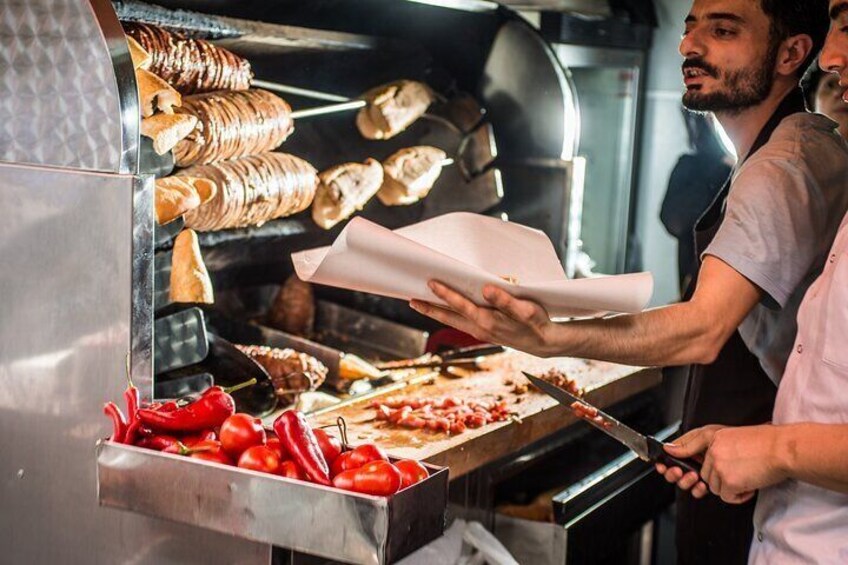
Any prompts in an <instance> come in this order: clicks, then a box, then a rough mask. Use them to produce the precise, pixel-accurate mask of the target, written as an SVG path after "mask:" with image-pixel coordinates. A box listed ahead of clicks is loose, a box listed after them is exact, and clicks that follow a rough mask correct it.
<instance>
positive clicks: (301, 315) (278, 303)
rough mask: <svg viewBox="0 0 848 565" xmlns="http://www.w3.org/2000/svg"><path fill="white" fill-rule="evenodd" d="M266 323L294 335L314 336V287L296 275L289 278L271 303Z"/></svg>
mask: <svg viewBox="0 0 848 565" xmlns="http://www.w3.org/2000/svg"><path fill="white" fill-rule="evenodd" d="M266 323H267V324H268V325H269V326H271V327H272V328H276V329H278V330H282V331H284V332H287V333H290V334H293V335H297V336H301V337H309V336H310V335H312V329H313V328H314V327H315V293H314V292H313V291H312V285H311V284H309V283H308V282H304V281H302V280H300V279H299V278H297V276H296V275H291V276H289V278H287V279H286V282H285V284H283V286H281V287H280V290H279V292H277V296H276V297H275V298H274V301H273V302H272V303H271V307H270V308H269V310H268V317H267V319H266Z"/></svg>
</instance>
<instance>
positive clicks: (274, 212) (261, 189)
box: [180, 153, 318, 231]
mask: <svg viewBox="0 0 848 565" xmlns="http://www.w3.org/2000/svg"><path fill="white" fill-rule="evenodd" d="M180 175H185V176H190V177H199V178H204V179H209V180H211V181H212V182H214V183H215V184H216V185H217V187H218V191H217V193H216V194H215V196H214V197H213V198H212V199H211V200H210V201H209V202H207V203H206V204H203V205H202V206H200V207H199V208H198V209H196V210H193V211H191V212H189V213H188V214H186V218H185V220H186V226H187V227H190V228H192V229H195V230H198V231H212V230H221V229H227V228H243V227H247V226H260V225H262V224H264V223H265V222H267V221H269V220H274V219H276V218H282V217H284V216H289V215H291V214H296V213H297V212H300V211H302V210H305V209H306V208H308V207H309V205H310V204H311V203H312V199H313V198H314V197H315V190H316V188H317V186H318V176H317V174H316V171H315V169H314V168H313V167H312V165H310V164H309V163H307V162H306V161H304V160H303V159H299V158H298V157H295V156H294V155H288V154H286V153H266V154H264V155H256V156H253V157H245V158H243V159H237V160H234V161H225V162H221V163H215V164H213V165H198V166H195V167H189V168H188V169H184V170H182V171H180Z"/></svg>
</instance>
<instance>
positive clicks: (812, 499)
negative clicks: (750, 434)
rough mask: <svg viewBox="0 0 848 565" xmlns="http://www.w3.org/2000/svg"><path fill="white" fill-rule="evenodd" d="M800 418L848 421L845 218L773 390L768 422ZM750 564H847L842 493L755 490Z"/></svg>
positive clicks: (795, 485) (807, 487)
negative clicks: (774, 401)
mask: <svg viewBox="0 0 848 565" xmlns="http://www.w3.org/2000/svg"><path fill="white" fill-rule="evenodd" d="M845 189H846V190H848V179H846V183H845ZM799 422H816V423H825V424H848V216H846V217H845V219H844V220H843V222H842V225H841V226H840V228H839V231H838V233H837V236H836V241H835V242H834V244H833V247H832V248H831V251H830V254H829V255H828V258H827V260H826V263H825V268H824V271H823V272H822V274H821V276H820V277H819V278H818V279H816V281H815V282H814V283H813V285H812V286H810V289H809V291H808V292H807V294H806V296H805V297H804V300H803V302H802V303H801V307H800V309H799V311H798V336H797V338H796V340H795V345H794V347H793V349H792V354H791V356H790V358H789V362H788V363H787V366H786V372H785V374H784V376H783V380H782V381H781V383H780V388H779V389H778V393H777V402H776V404H775V408H774V423H775V424H790V423H799ZM749 563H752V564H757V565H761V564H767V563H768V564H771V563H811V564H817V565H826V564H837V563H839V564H845V563H848V495H846V494H841V493H838V492H835V491H830V490H827V489H824V488H820V487H817V486H813V485H811V484H808V483H803V482H800V481H795V480H789V481H784V482H783V483H780V484H779V485H776V486H774V487H770V488H767V489H763V490H762V491H760V494H759V498H758V500H757V508H756V511H755V514H754V540H753V542H752V545H751V553H750V559H749Z"/></svg>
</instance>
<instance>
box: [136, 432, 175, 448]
mask: <svg viewBox="0 0 848 565" xmlns="http://www.w3.org/2000/svg"><path fill="white" fill-rule="evenodd" d="M178 443H179V440H178V439H177V438H175V437H174V436H168V435H153V436H150V437H146V438H142V439H141V440H140V441H139V442H138V446H139V447H146V448H147V449H154V450H156V451H164V450H165V449H169V448H172V446H174V445H176V444H178Z"/></svg>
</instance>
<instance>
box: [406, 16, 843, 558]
mask: <svg viewBox="0 0 848 565" xmlns="http://www.w3.org/2000/svg"><path fill="white" fill-rule="evenodd" d="M827 9H828V6H827V1H826V0H695V1H694V3H693V5H692V9H691V10H690V12H689V15H688V16H687V18H686V22H685V25H686V28H685V32H684V35H683V39H682V40H681V43H680V53H681V55H683V57H684V59H685V60H684V62H683V67H682V69H683V77H684V83H685V86H686V92H685V94H684V97H683V102H684V104H685V105H686V106H687V107H689V108H690V109H693V110H697V111H703V112H713V113H714V114H715V116H716V118H717V119H718V121H719V122H720V123H721V125H722V127H723V128H724V129H725V131H726V132H727V134H728V136H729V137H730V139H731V141H732V142H733V145H734V147H735V149H736V154H737V155H738V156H739V160H738V162H737V164H736V167H735V168H734V171H733V173H732V176H731V179H730V181H729V182H728V184H727V185H726V186H725V187H724V189H723V190H722V191H721V193H720V194H719V197H718V198H717V199H716V201H715V202H714V203H713V205H712V206H711V207H710V209H709V210H708V211H707V213H706V214H705V215H704V216H703V217H702V218H701V220H700V221H699V223H698V226H697V228H696V234H695V236H696V239H697V243H698V245H697V247H698V253H699V257H700V258H701V260H702V264H701V269H700V273H699V275H698V281H697V284H696V288H695V291H694V294H693V296H692V298H691V300H690V301H688V302H685V303H680V304H674V305H670V306H666V307H663V308H657V309H654V310H650V311H647V312H643V313H641V314H638V315H633V316H617V317H614V318H610V319H605V320H585V321H578V322H570V323H565V324H558V323H554V322H552V321H551V320H550V318H549V316H548V315H547V313H546V312H545V311H544V309H543V308H542V307H541V306H539V305H538V304H536V303H533V302H530V301H526V300H520V299H517V298H515V297H513V296H512V295H510V294H509V293H508V292H507V291H506V290H504V289H501V288H498V287H495V286H491V285H489V286H486V287H484V288H483V289H482V290H481V297H482V300H479V299H478V302H480V303H483V304H486V306H482V307H481V306H477V305H476V304H475V303H474V302H472V301H471V300H469V299H468V298H466V297H464V296H462V295H461V294H459V293H457V292H455V291H454V290H452V289H450V288H447V287H446V286H444V285H442V284H440V283H439V282H437V281H431V282H430V288H431V290H432V291H433V293H434V295H435V296H437V297H438V298H440V299H441V300H442V301H444V302H445V303H446V304H447V305H448V306H449V308H442V307H440V306H437V305H434V304H429V303H425V302H418V301H415V302H413V303H411V304H410V305H411V306H412V307H413V308H414V309H415V310H417V311H419V312H421V313H423V314H425V315H428V316H430V317H432V318H434V319H436V320H438V321H441V322H443V323H446V324H449V325H451V326H454V327H456V328H458V329H460V330H463V331H465V332H467V333H470V334H471V335H473V336H475V337H477V338H478V339H480V340H482V341H490V342H495V343H500V344H504V345H508V346H511V347H514V348H516V349H520V350H523V351H528V352H530V353H533V354H536V355H540V356H553V355H558V356H559V355H565V356H573V357H584V358H590V359H601V360H606V361H613V362H618V363H625V364H630V365H641V366H674V365H686V364H692V365H693V369H692V371H691V374H690V379H689V386H688V390H687V394H686V402H685V408H684V422H683V427H684V430H690V429H693V428H696V427H700V426H703V425H706V424H723V425H729V426H740V425H752V424H762V423H764V422H768V421H769V420H770V418H771V413H772V409H773V406H774V399H775V394H776V390H777V389H776V384H777V383H778V382H779V380H780V377H781V375H782V374H783V372H784V368H785V365H786V361H787V359H788V357H789V354H790V350H791V348H792V345H793V340H794V337H795V332H796V329H797V326H796V321H795V318H796V314H797V311H798V305H799V303H800V301H801V299H802V297H803V296H804V293H805V292H806V290H807V288H808V287H809V285H810V283H811V282H812V281H813V280H814V279H815V278H816V277H817V276H818V274H819V273H820V272H821V268H822V266H823V265H824V264H825V259H826V257H827V253H828V249H829V247H830V244H831V242H832V241H833V239H834V236H835V234H836V231H837V228H838V227H839V223H840V220H841V218H842V216H843V214H844V213H845V211H846V209H848V190H845V179H846V178H848V149H846V145H845V144H844V143H843V141H842V139H841V138H840V137H839V135H838V133H837V132H836V124H835V123H834V122H832V121H831V120H829V119H827V118H826V117H824V116H819V115H814V114H809V113H807V112H806V111H805V110H804V98H803V94H802V92H801V90H800V88H799V86H798V83H799V79H800V75H801V74H802V73H803V71H804V70H805V69H806V68H807V67H808V66H809V65H810V63H811V62H812V60H813V59H814V58H815V55H816V54H817V53H818V51H819V49H820V48H821V45H822V43H823V42H824V37H825V35H826V32H827V27H828V14H827ZM663 471H666V478H668V479H669V480H671V481H674V482H678V485H680V486H681V487H682V488H683V489H690V488H692V487H693V486H694V485H696V483H698V476H697V475H696V474H695V473H689V474H687V475H686V476H683V473H682V471H680V470H679V469H672V470H666V469H663ZM700 487H701V488H703V485H700ZM696 488H698V487H696ZM737 502H738V501H737ZM753 508H754V502H753V497H749V499H748V500H747V502H745V503H744V504H739V505H729V504H727V503H725V502H723V501H721V500H720V499H719V498H717V497H715V496H708V497H705V498H702V499H700V500H696V499H695V498H693V497H691V496H688V495H687V494H685V493H684V494H683V495H682V496H680V497H678V528H677V546H678V559H679V561H680V562H681V563H708V564H713V563H722V564H732V563H745V562H746V561H747V557H748V548H749V546H750V543H751V537H752V533H753V527H752V514H753Z"/></svg>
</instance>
